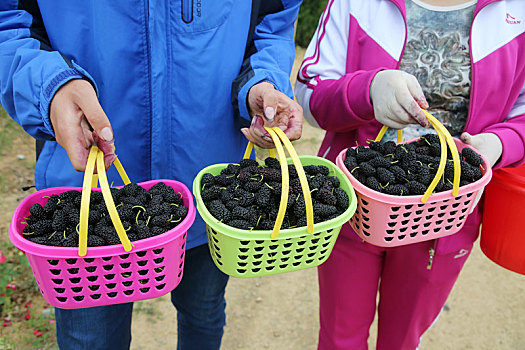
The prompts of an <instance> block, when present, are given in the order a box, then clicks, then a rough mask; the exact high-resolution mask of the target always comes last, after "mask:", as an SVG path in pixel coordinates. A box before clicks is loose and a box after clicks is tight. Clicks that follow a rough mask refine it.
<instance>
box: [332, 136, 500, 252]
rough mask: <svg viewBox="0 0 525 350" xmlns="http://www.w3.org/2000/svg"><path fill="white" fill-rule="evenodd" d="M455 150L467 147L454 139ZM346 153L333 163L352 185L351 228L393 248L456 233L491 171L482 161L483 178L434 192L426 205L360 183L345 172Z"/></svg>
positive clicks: (341, 153) (419, 201)
mask: <svg viewBox="0 0 525 350" xmlns="http://www.w3.org/2000/svg"><path fill="white" fill-rule="evenodd" d="M454 140H455V142H456V145H457V147H458V150H461V149H463V148H464V147H465V146H466V145H465V144H463V143H462V142H461V141H459V140H457V139H454ZM345 157H346V150H343V151H341V152H340V153H339V155H338V157H337V159H336V163H337V166H338V167H339V168H340V169H341V170H342V171H343V172H344V173H345V175H346V176H347V177H348V179H349V180H350V182H351V183H352V185H353V186H354V189H355V192H356V196H357V209H356V213H355V215H354V216H353V217H352V218H351V219H350V225H351V226H352V228H353V229H354V231H356V233H357V234H358V235H359V236H360V237H361V238H362V239H363V240H365V241H366V242H368V243H371V244H374V245H377V246H381V247H395V246H400V245H406V244H411V243H417V242H422V241H426V240H431V239H436V238H440V237H445V236H448V235H451V234H454V233H456V232H458V231H459V230H460V229H461V228H462V227H463V224H464V223H465V220H466V218H467V216H468V214H469V213H470V211H471V208H472V205H473V204H474V198H476V196H477V194H478V192H479V191H480V190H482V189H483V187H484V186H485V185H486V184H487V183H488V181H490V178H491V175H492V171H491V168H490V166H489V165H488V163H487V161H486V160H485V159H483V160H484V162H483V164H482V166H483V169H484V170H483V171H482V174H483V176H482V178H481V179H479V180H478V181H476V182H474V183H471V184H469V185H466V186H462V187H460V188H459V194H458V196H456V197H454V196H453V195H452V190H450V191H445V192H440V193H434V194H432V195H431V196H430V198H429V199H428V201H427V202H425V203H421V198H422V196H392V195H387V194H383V193H379V192H376V191H373V190H372V189H370V188H368V187H366V186H365V185H363V184H362V183H361V182H359V181H358V180H357V179H356V178H355V177H353V176H352V174H351V173H350V172H349V171H348V169H346V166H345V165H344V159H345Z"/></svg>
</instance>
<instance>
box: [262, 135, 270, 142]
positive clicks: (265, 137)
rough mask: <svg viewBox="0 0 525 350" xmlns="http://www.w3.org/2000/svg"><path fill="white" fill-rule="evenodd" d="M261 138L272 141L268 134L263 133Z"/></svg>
mask: <svg viewBox="0 0 525 350" xmlns="http://www.w3.org/2000/svg"><path fill="white" fill-rule="evenodd" d="M262 138H263V139H265V140H266V141H272V138H271V137H270V136H266V135H263V137H262Z"/></svg>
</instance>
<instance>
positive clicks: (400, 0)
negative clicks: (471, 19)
mask: <svg viewBox="0 0 525 350" xmlns="http://www.w3.org/2000/svg"><path fill="white" fill-rule="evenodd" d="M388 1H391V2H393V3H394V4H396V6H397V7H398V8H399V9H400V10H401V12H402V13H403V14H405V13H406V9H405V0H388ZM497 1H504V0H478V2H477V4H476V12H477V11H479V10H480V9H482V8H483V7H485V6H487V5H488V4H491V3H493V2H497Z"/></svg>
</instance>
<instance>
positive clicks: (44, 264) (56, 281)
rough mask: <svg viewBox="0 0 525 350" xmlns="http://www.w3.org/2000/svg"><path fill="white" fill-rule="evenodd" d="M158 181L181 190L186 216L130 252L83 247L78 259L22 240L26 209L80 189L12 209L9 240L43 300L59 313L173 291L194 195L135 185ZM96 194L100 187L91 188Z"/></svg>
mask: <svg viewBox="0 0 525 350" xmlns="http://www.w3.org/2000/svg"><path fill="white" fill-rule="evenodd" d="M158 182H164V183H165V184H166V185H168V186H171V187H172V188H173V189H174V191H175V192H180V193H181V194H182V197H183V203H184V205H185V206H186V207H188V215H187V216H186V218H185V219H184V220H183V221H182V222H181V223H180V224H179V225H178V226H177V227H175V228H174V229H172V230H170V231H167V232H165V233H163V234H161V235H158V236H155V237H151V238H148V239H143V240H139V241H135V242H132V244H133V249H132V250H131V252H126V251H124V248H123V247H122V245H120V244H119V245H112V246H106V247H88V250H87V255H86V256H84V257H79V256H78V248H63V247H50V246H45V245H40V244H36V243H33V242H31V241H28V240H26V239H25V238H23V237H22V230H23V229H24V226H25V224H22V222H23V221H25V220H24V217H27V216H28V215H29V208H30V207H31V206H32V205H33V204H35V203H40V204H42V205H44V203H45V202H47V198H43V197H44V196H50V195H52V194H60V193H62V192H65V191H69V190H79V191H80V190H82V188H79V187H56V188H49V189H45V190H41V191H38V192H35V193H33V194H31V195H29V196H28V197H27V198H25V199H24V200H23V201H22V202H21V203H20V204H19V205H18V207H17V209H16V211H15V213H14V215H13V218H12V220H11V225H10V226H9V237H10V239H11V241H12V242H13V244H14V245H15V246H16V247H17V248H18V249H20V250H21V251H23V252H25V254H26V256H27V259H28V260H29V264H30V265H31V269H32V270H33V274H34V275H35V279H36V281H37V284H38V286H39V288H40V292H41V293H42V296H43V297H44V299H45V300H46V301H47V302H48V303H49V304H51V305H53V306H57V307H60V308H63V309H76V308H85V307H93V306H101V305H110V304H119V303H127V302H131V301H137V300H143V299H151V298H156V297H159V296H162V295H164V294H166V293H168V292H170V291H172V290H173V289H174V288H175V287H176V286H177V285H178V284H179V282H180V280H181V278H182V270H183V265H184V253H185V247H186V232H187V230H188V228H189V227H190V226H191V225H192V224H193V221H194V220H195V213H196V210H195V206H194V204H193V196H192V195H191V192H190V191H189V189H188V188H187V187H186V186H185V185H184V184H182V183H180V182H177V181H173V180H154V181H147V182H143V183H140V184H139V185H140V186H141V187H143V188H145V189H149V188H150V187H152V186H153V185H155V184H156V183H158ZM93 190H94V191H97V190H98V191H99V189H93Z"/></svg>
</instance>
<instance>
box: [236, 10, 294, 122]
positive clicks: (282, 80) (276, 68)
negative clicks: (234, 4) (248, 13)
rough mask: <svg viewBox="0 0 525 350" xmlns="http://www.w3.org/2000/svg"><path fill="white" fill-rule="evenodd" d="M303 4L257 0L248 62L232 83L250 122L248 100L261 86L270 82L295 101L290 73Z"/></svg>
mask: <svg viewBox="0 0 525 350" xmlns="http://www.w3.org/2000/svg"><path fill="white" fill-rule="evenodd" d="M301 2H302V1H301V0H261V1H253V5H252V17H251V25H250V32H249V34H248V42H247V45H246V52H245V55H244V61H243V64H242V67H241V71H240V73H239V75H238V77H237V78H236V79H235V80H234V81H233V84H232V103H233V105H234V106H235V107H236V109H237V111H238V113H239V114H240V116H242V117H244V118H246V119H248V120H250V115H249V113H248V106H247V104H246V97H247V95H248V91H249V90H250V88H251V87H252V86H253V85H255V84H257V83H260V82H263V81H264V82H269V83H271V84H273V86H274V87H275V88H276V89H277V90H279V91H281V92H282V93H284V94H286V95H288V96H289V97H290V98H292V99H293V91H292V86H291V83H290V73H291V70H292V66H293V62H294V58H295V44H294V41H293V36H294V23H295V20H296V19H297V14H298V13H299V7H300V5H301Z"/></svg>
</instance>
